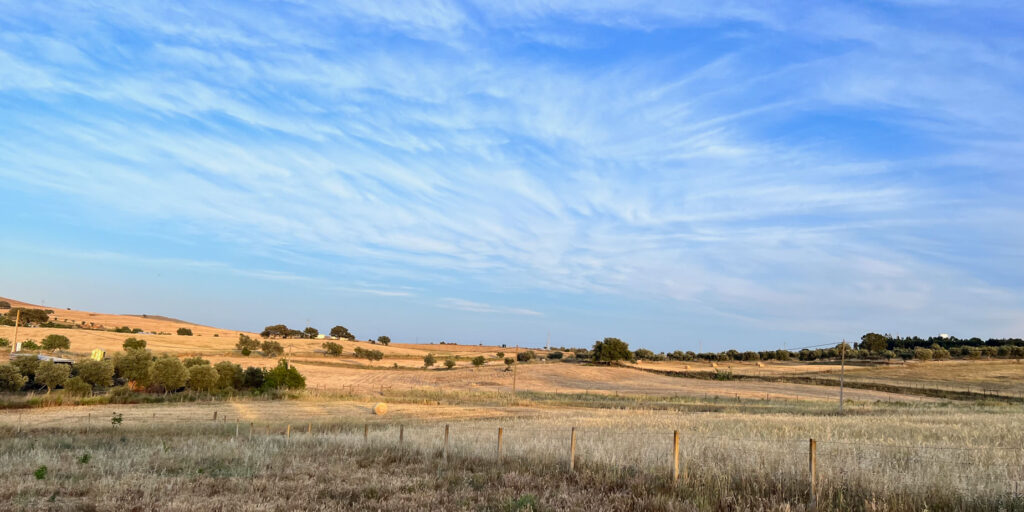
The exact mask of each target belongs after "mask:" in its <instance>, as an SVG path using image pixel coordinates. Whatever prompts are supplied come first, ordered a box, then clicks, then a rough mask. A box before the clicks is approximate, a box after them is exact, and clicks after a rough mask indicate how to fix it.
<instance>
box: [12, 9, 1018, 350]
mask: <svg viewBox="0 0 1024 512" xmlns="http://www.w3.org/2000/svg"><path fill="white" fill-rule="evenodd" d="M1022 26H1024V8H1021V7H1019V6H1016V7H1015V6H1014V3H1013V2H988V1H984V0H981V1H977V2H944V1H940V0H934V1H929V0H917V1H904V2H855V3H833V2H812V3H806V2H785V1H780V2H761V1H757V2H730V1H724V2H723V1H707V2H705V1H692V2H647V1H637V2H626V1H619V0H595V1H593V2H570V1H552V2H539V1H531V0H524V1H502V2H494V3H489V2H476V1H447V0H425V1H422V2H419V1H394V2H365V3H361V2H327V1H324V2H307V1H303V0H293V1H289V2H260V1H256V2H250V1H245V2H193V1H187V0H186V1H182V2H123V1H89V2H64V1H60V0H55V1H52V2H23V1H17V0H10V1H8V0H0V183H2V185H0V198H2V199H0V213H2V216H3V219H4V222H3V234H2V235H0V296H7V297H12V298H16V299H19V300H25V301H29V302H35V303H45V304H46V305H48V306H52V307H72V308H75V309H86V310H91V311H102V312H108V313H131V314H141V313H149V314H161V315H167V316H173V317H177V318H183V319H187V320H190V321H195V322H198V323H203V324H208V325H215V326H219V327H225V328H234V329H245V330H256V331H258V330H261V329H262V328H263V326H265V325H269V324H276V323H286V324H288V325H289V326H291V327H294V328H303V327H305V326H306V325H312V326H314V327H317V328H319V329H321V330H327V329H329V328H330V327H331V326H333V325H337V324H341V325H345V326H346V327H348V328H349V329H351V330H352V332H353V333H354V334H356V335H357V336H358V337H360V338H367V337H377V336H380V335H388V336H390V337H391V338H392V339H393V340H395V341H397V342H417V341H418V342H438V341H449V342H458V343H474V344H475V343H486V344H508V345H509V346H511V345H513V344H520V345H523V346H543V345H544V344H545V343H546V341H547V339H548V337H549V336H550V340H551V344H552V345H553V346H577V347H578V346H590V345H591V344H593V342H594V341H595V340H597V339H601V338H604V337H618V338H621V339H623V340H624V341H626V342H628V343H630V345H631V346H632V347H647V348H650V349H653V350H656V351H672V350H694V351H698V350H704V351H709V350H725V349H728V348H737V349H753V350H765V349H776V348H782V347H787V348H796V347H800V346H807V345H817V344H823V343H833V342H838V341H839V340H841V339H848V340H851V339H852V340H856V339H859V338H860V336H861V335H862V334H864V333H865V332H869V331H875V332H884V333H892V334H894V335H904V336H908V335H920V336H929V335H935V334H938V333H949V334H952V335H955V336H962V337H970V336H980V337H983V338H987V337H1011V336H1012V337H1020V336H1024V270H1022V269H1024V266H1022V265H1021V261H1022V257H1024V227H1022V226H1024V201H1022V199H1021V197H1022V194H1024V168H1022V165H1024V164H1022V162H1024V32H1022V31H1021V27H1022Z"/></svg>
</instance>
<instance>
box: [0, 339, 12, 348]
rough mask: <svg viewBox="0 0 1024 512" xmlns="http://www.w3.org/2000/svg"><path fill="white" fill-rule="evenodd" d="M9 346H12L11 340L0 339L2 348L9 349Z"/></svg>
mask: <svg viewBox="0 0 1024 512" xmlns="http://www.w3.org/2000/svg"><path fill="white" fill-rule="evenodd" d="M9 346H11V340H9V339H7V338H0V347H9Z"/></svg>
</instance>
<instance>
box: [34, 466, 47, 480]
mask: <svg viewBox="0 0 1024 512" xmlns="http://www.w3.org/2000/svg"><path fill="white" fill-rule="evenodd" d="M47 471H48V469H47V468H46V466H39V467H38V468H36V470H35V472H33V473H32V474H33V475H35V477H36V480H46V472H47Z"/></svg>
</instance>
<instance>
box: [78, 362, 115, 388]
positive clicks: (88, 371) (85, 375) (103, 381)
mask: <svg viewBox="0 0 1024 512" xmlns="http://www.w3.org/2000/svg"><path fill="white" fill-rule="evenodd" d="M74 370H75V373H76V374H77V375H78V376H79V377H81V379H82V380H83V381H84V382H85V383H86V384H89V385H90V386H93V387H98V388H108V387H110V386H113V385H114V364H113V363H111V362H110V361H96V360H94V359H83V360H81V361H79V362H77V363H75V367H74Z"/></svg>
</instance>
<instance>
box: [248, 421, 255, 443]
mask: <svg viewBox="0 0 1024 512" xmlns="http://www.w3.org/2000/svg"><path fill="white" fill-rule="evenodd" d="M253 427H255V425H254V422H252V421H250V422H249V439H252V429H253Z"/></svg>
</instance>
